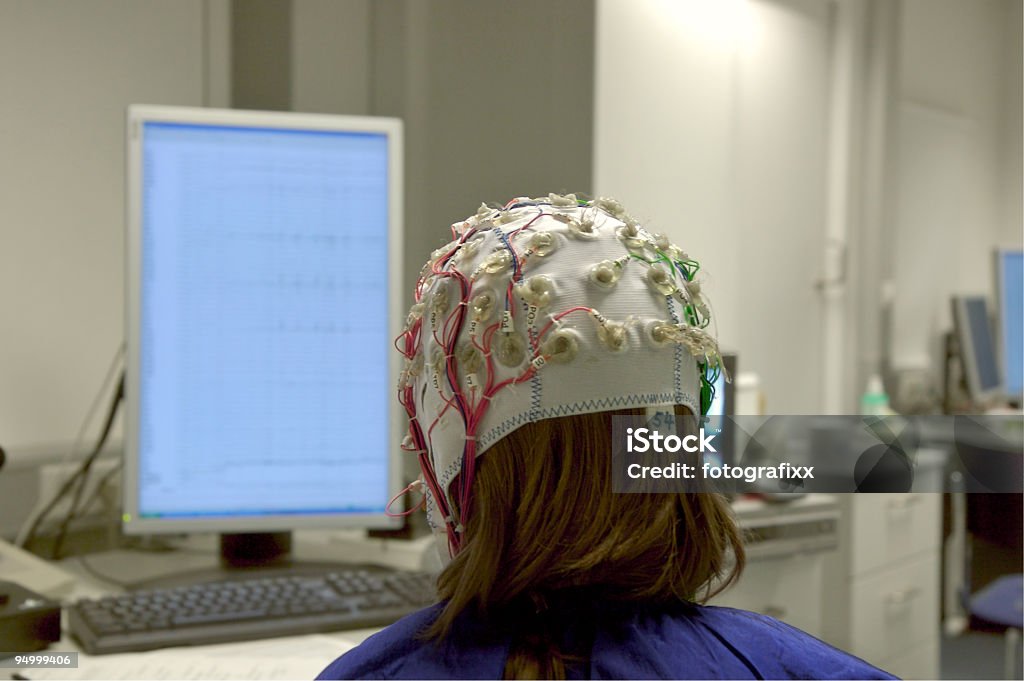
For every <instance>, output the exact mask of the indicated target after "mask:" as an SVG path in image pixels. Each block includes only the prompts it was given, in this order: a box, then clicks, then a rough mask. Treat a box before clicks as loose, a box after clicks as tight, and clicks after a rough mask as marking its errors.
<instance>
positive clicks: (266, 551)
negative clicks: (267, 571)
mask: <svg viewBox="0 0 1024 681" xmlns="http://www.w3.org/2000/svg"><path fill="white" fill-rule="evenodd" d="M291 554H292V533H291V532H253V533H233V534H222V535H220V564H221V566H222V567H224V568H227V569H229V570H230V569H232V568H236V569H237V568H242V569H244V568H261V567H262V568H267V567H278V566H283V565H288V564H289V563H290V562H291Z"/></svg>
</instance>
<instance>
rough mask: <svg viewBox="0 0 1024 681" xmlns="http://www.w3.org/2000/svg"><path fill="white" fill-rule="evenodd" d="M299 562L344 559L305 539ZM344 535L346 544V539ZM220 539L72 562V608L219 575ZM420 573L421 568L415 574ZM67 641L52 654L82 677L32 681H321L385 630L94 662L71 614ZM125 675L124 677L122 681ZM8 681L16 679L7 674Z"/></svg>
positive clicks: (68, 673)
mask: <svg viewBox="0 0 1024 681" xmlns="http://www.w3.org/2000/svg"><path fill="white" fill-rule="evenodd" d="M299 535H300V536H299V537H297V538H296V539H297V540H296V543H295V557H296V559H297V560H302V561H310V562H313V561H330V560H335V561H337V560H338V559H339V554H341V553H342V551H340V550H339V548H338V546H337V545H336V544H337V541H336V540H337V539H338V538H337V536H336V534H331V533H308V536H307V533H299ZM344 538H345V537H344V535H343V539H344ZM216 557H217V541H216V537H214V536H192V537H189V538H188V539H187V540H185V541H183V542H181V543H180V544H179V545H178V548H177V549H176V550H174V551H171V552H154V551H149V552H147V551H138V550H116V551H109V552H105V553H100V554H94V555H92V556H88V557H85V558H84V560H85V561H88V563H87V564H88V568H87V567H86V564H83V558H82V557H72V558H67V559H65V560H63V561H61V562H60V564H59V565H60V567H62V568H63V569H64V570H66V571H67V572H69V573H72V574H74V576H75V577H76V581H75V584H74V587H73V589H72V591H71V593H70V594H69V595H68V598H67V600H69V601H74V600H77V599H80V598H97V597H102V596H105V595H109V594H111V593H118V592H120V591H123V589H120V588H118V587H117V586H116V585H115V584H114V583H113V582H110V581H105V580H101V579H99V578H98V577H97V574H96V573H99V574H102V575H104V576H108V577H110V578H112V579H114V580H118V581H121V580H123V581H130V582H131V583H137V582H140V581H148V580H152V579H158V578H162V577H166V576H168V575H172V574H175V573H180V572H188V571H190V570H200V569H205V568H210V567H214V566H215V565H216V561H217V558H216ZM409 567H416V566H409ZM63 624H64V626H63V627H62V633H63V637H62V639H61V640H60V642H58V643H56V644H54V645H53V646H51V647H50V651H52V652H78V653H79V660H80V669H79V670H28V671H25V672H24V675H25V676H28V677H29V678H40V679H55V678H72V679H86V678H153V679H156V678H244V679H259V678H313V676H315V675H316V674H317V673H319V672H320V671H321V670H322V669H323V668H324V667H326V666H327V665H328V664H329V663H330V662H331V661H332V660H333V659H334V658H336V657H337V656H338V655H341V654H342V653H344V652H345V651H346V650H349V649H351V648H353V647H355V646H356V645H358V644H359V643H361V642H362V641H363V640H364V639H366V638H367V637H368V636H370V635H372V634H373V633H375V632H376V631H378V629H358V630H348V631H340V632H332V633H327V634H313V635H307V636H294V637H285V638H276V639H265V640H257V641H245V642H239V643H229V644H217V645H211V646H193V647H183V648H170V649H166V650H162V651H154V652H148V653H134V654H122V655H101V656H95V657H92V656H89V655H87V654H85V653H83V652H81V650H80V648H79V647H78V645H77V644H76V642H75V639H74V638H73V637H71V636H70V635H68V633H67V621H66V613H65V621H64V623H63ZM121 674H123V676H121ZM0 678H8V677H7V676H6V675H2V674H0Z"/></svg>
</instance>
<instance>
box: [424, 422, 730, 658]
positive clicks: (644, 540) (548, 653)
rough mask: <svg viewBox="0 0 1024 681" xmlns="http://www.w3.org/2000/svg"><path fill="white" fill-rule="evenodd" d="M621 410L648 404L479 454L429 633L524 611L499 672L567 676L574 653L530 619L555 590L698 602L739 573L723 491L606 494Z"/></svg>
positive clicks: (515, 437)
mask: <svg viewBox="0 0 1024 681" xmlns="http://www.w3.org/2000/svg"><path fill="white" fill-rule="evenodd" d="M677 409H678V408H677ZM622 414H629V415H632V416H642V415H643V410H624V411H619V412H614V414H613V413H612V412H602V413H596V414H583V415H576V416H566V417H560V418H554V419H547V420H543V421H538V422H535V423H530V424H527V425H524V426H522V427H521V428H519V429H518V430H515V431H514V432H512V433H510V434H509V435H507V436H506V437H505V438H503V439H502V440H501V441H500V442H498V443H496V444H495V445H494V446H493V447H492V448H491V449H490V450H489V451H488V452H487V453H486V454H485V455H483V456H482V457H481V458H480V460H479V462H478V467H477V471H476V478H475V480H474V482H473V496H472V502H471V503H472V508H471V512H470V514H469V521H468V524H467V526H466V528H465V540H464V543H463V546H462V548H461V550H460V551H459V552H458V554H457V555H456V556H455V557H454V558H453V559H452V562H451V563H450V564H449V565H448V567H447V568H446V569H445V570H444V571H443V572H442V573H441V575H440V577H439V579H438V591H439V595H440V596H441V598H442V599H443V600H444V601H446V603H445V605H444V609H443V610H442V612H441V614H440V616H439V617H438V619H437V620H436V621H435V622H434V624H433V626H432V627H431V629H429V630H428V632H427V636H429V637H432V638H435V639H444V638H445V637H446V636H448V635H449V634H451V632H452V629H453V626H454V625H455V622H456V620H457V618H458V616H459V615H460V614H461V613H463V612H464V611H467V610H470V611H473V612H475V613H476V614H477V615H478V616H481V617H483V618H485V619H487V618H489V617H491V618H494V617H499V616H500V617H503V618H522V621H520V622H515V621H513V622H504V623H503V624H504V625H507V627H508V630H509V631H512V632H513V640H512V646H511V649H510V651H509V655H508V658H507V661H506V663H505V678H564V677H565V674H566V668H565V667H566V663H567V662H570V661H578V658H574V657H572V656H571V655H566V654H563V653H562V652H561V651H560V650H559V649H558V644H557V642H556V640H555V632H554V631H552V630H551V628H550V627H545V626H544V625H543V623H542V621H543V619H544V618H538V617H536V613H537V612H538V611H543V610H544V609H545V608H546V607H547V604H548V601H549V600H550V599H551V598H552V597H555V598H557V596H558V594H559V593H564V592H567V591H578V590H586V591H587V592H588V593H592V594H595V595H599V598H600V599H602V600H610V601H619V602H631V603H651V604H667V603H673V602H674V603H678V602H680V601H697V602H699V601H703V600H706V599H707V598H710V597H711V596H713V595H714V594H716V593H718V592H719V591H721V590H722V589H724V588H725V587H727V586H728V585H729V584H731V583H732V582H733V581H735V580H736V579H737V578H738V576H739V573H740V571H741V570H742V569H743V564H744V553H743V547H742V543H741V539H740V534H739V530H738V528H737V526H736V524H735V523H734V521H733V519H732V516H731V514H730V511H729V507H728V504H727V503H726V501H725V500H724V499H723V498H722V497H721V496H719V495H717V494H711V493H684V492H678V493H660V494H653V493H652V494H614V493H612V482H611V476H612V469H611V465H612V464H611V454H610V453H611V451H612V444H613V443H612V416H613V415H622ZM730 553H731V555H730ZM515 603H520V604H522V603H528V604H532V605H533V606H534V607H533V608H532V609H531V608H529V607H527V608H522V607H519V608H515V607H508V606H510V605H512V604H515ZM499 613H500V615H499ZM531 617H532V618H533V619H530V618H531Z"/></svg>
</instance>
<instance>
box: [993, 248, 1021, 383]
mask: <svg viewBox="0 0 1024 681" xmlns="http://www.w3.org/2000/svg"><path fill="white" fill-rule="evenodd" d="M1007 255H1015V256H1024V250H1022V249H1020V248H996V249H995V250H993V252H992V257H993V259H994V260H995V263H994V267H993V268H992V269H993V271H994V272H995V277H996V281H995V301H996V319H997V325H998V328H997V332H996V360H997V361H998V362H999V376H1000V382H1001V383H1002V385H1003V396H1005V397H1006V398H1007V399H1010V400H1016V401H1018V402H1019V401H1020V400H1021V399H1022V398H1024V383H1022V390H1020V391H1018V392H1016V393H1011V392H1010V386H1009V383H1007V380H1006V379H1007V378H1008V377H1009V367H1007V365H1006V338H1005V336H1004V333H1005V324H1006V319H1005V314H1004V310H1003V306H1004V305H1005V304H1006V301H1005V300H1004V299H1003V298H1004V296H1003V276H1004V274H1005V272H1004V265H1005V257H1006V256H1007Z"/></svg>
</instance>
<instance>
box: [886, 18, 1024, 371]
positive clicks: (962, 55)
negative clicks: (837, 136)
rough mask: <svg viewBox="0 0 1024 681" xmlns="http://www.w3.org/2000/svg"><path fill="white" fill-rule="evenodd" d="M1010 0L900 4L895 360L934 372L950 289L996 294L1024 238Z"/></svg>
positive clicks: (1015, 32)
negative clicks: (1006, 249)
mask: <svg viewBox="0 0 1024 681" xmlns="http://www.w3.org/2000/svg"><path fill="white" fill-rule="evenodd" d="M1020 17H1021V14H1020V4H1019V2H1018V1H1017V0H971V2H965V1H964V0H904V2H903V10H902V16H901V32H900V37H901V41H900V43H901V50H900V61H899V86H898V111H899V114H898V115H899V131H898V134H899V141H898V145H899V146H898V152H899V153H898V160H897V168H896V172H895V175H894V177H895V182H896V197H897V198H896V211H895V221H894V224H893V226H892V227H893V233H892V241H891V244H892V245H893V246H894V248H893V250H892V254H893V256H892V257H893V262H892V267H893V269H892V271H893V280H894V284H895V295H896V299H895V308H894V318H893V338H892V343H891V348H892V359H893V363H894V365H895V366H896V368H927V369H930V370H931V371H932V372H933V374H934V375H935V376H938V375H939V372H940V371H941V364H940V361H941V357H940V354H939V352H940V347H941V346H940V345H939V341H940V337H941V334H942V333H944V332H945V331H948V330H949V329H950V328H951V318H950V311H949V298H950V296H951V295H953V294H955V293H981V294H989V295H991V293H992V289H993V280H994V275H993V272H992V249H993V248H994V247H995V246H997V245H1007V246H1009V245H1015V246H1016V247H1018V248H1019V247H1020V245H1021V229H1022V227H1021V222H1020V187H1021V171H1020V152H1021V148H1020V147H1021V142H1020V139H1021V138H1020V124H1021V118H1020V116H1021V114H1020V111H1021V109H1020V106H1021V104H1020V92H1021V84H1020V73H1021V71H1020V60H1021V47H1020V40H1021V38H1020V35H1021V23H1020V21H1021V20H1020Z"/></svg>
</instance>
